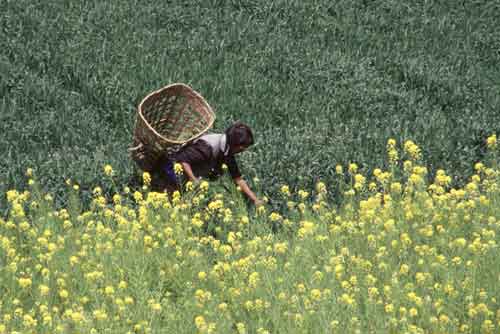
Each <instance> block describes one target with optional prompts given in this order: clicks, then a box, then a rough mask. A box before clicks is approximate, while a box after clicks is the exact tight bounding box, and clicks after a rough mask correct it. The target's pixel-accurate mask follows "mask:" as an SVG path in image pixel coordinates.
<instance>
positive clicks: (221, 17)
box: [0, 0, 500, 203]
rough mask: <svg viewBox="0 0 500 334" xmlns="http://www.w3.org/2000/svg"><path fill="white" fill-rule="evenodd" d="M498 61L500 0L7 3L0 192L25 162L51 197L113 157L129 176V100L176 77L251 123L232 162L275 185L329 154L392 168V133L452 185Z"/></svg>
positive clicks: (88, 184) (476, 132)
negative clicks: (247, 144)
mask: <svg viewBox="0 0 500 334" xmlns="http://www.w3.org/2000/svg"><path fill="white" fill-rule="evenodd" d="M499 65H500V2H499V1H497V0H489V1H456V0H447V1H399V0H398V1H369V0H364V1H361V0H357V1H351V0H349V1H294V0H290V1H257V0H255V1H207V0H205V1H156V2H146V1H142V2H140V1H132V0H126V1H125V0H123V1H116V0H112V1H60V0H56V1H54V0H52V1H24V0H16V1H9V0H2V1H0V153H1V156H0V157H1V158H0V193H4V192H5V191H6V190H7V189H10V188H20V187H23V186H24V183H25V182H26V178H25V177H24V176H23V173H24V171H25V170H26V168H27V167H33V168H35V170H36V173H37V175H38V178H39V179H40V181H41V183H42V184H43V185H44V186H45V187H46V188H47V190H50V191H53V192H55V193H56V194H57V193H59V192H60V190H61V189H62V188H63V187H64V186H65V185H64V180H65V179H67V178H71V179H72V180H74V181H75V182H78V183H79V184H80V185H81V188H82V190H83V191H84V192H85V191H86V190H88V189H91V188H92V187H93V186H95V185H97V184H99V183H100V179H101V177H102V167H103V165H104V164H108V163H109V164H111V165H112V166H113V167H114V169H115V170H116V171H117V182H118V183H119V184H127V183H128V182H129V180H130V179H131V178H132V177H133V174H134V168H133V163H132V161H131V160H130V159H129V156H128V153H127V147H128V146H129V145H130V144H131V138H132V131H133V126H134V119H135V112H136V107H137V105H138V103H139V101H140V100H141V99H142V98H143V97H144V96H145V95H146V94H148V93H149V92H151V91H153V90H156V89H158V88H160V87H163V86H165V85H167V84H169V83H172V82H184V83H187V84H189V85H191V86H192V87H193V88H194V89H196V90H197V91H199V92H200V93H201V94H202V95H203V96H204V97H205V98H206V99H207V101H208V102H209V103H210V104H211V106H212V107H213V108H214V110H215V112H216V114H217V120H216V123H215V130H223V129H224V128H225V127H226V126H227V125H229V124H230V123H231V122H232V121H233V120H236V119H240V120H242V121H244V122H247V123H248V124H250V125H251V126H252V127H253V128H254V131H255V136H256V141H257V144H256V145H255V146H254V147H253V148H252V149H251V150H250V151H248V152H245V153H243V154H242V155H241V157H240V158H239V161H240V165H241V169H242V170H243V172H244V174H245V175H246V176H247V177H248V179H251V178H253V177H258V178H260V179H261V180H262V182H263V184H264V185H265V189H266V192H267V193H268V194H270V195H271V196H272V194H273V192H274V191H275V190H276V189H277V187H279V186H280V185H281V184H283V183H288V184H290V185H291V186H293V187H306V186H310V185H311V184H312V183H313V182H315V181H316V180H317V179H322V180H324V181H326V182H328V181H329V180H333V174H334V170H335V165H336V164H343V165H345V164H347V163H349V162H351V161H352V162H356V163H357V164H358V165H359V166H360V167H361V168H362V171H364V172H365V173H369V172H371V170H372V169H373V168H374V167H383V165H384V161H385V146H386V142H387V139H388V138H390V137H393V138H395V139H396V140H397V141H398V142H399V143H401V142H402V141H404V140H407V139H411V140H413V141H415V142H416V143H417V144H418V145H420V146H421V147H422V149H423V154H424V161H425V163H426V164H428V166H430V167H431V174H432V172H433V171H435V170H436V169H437V168H444V169H446V170H447V171H448V172H449V173H450V174H452V175H454V176H455V181H456V183H457V184H459V183H460V182H463V181H464V180H465V179H466V178H467V177H468V176H469V175H470V173H471V170H472V166H473V163H474V162H476V161H478V160H480V159H481V158H482V154H483V152H484V148H483V147H482V143H483V142H484V140H485V139H486V136H487V135H489V134H492V133H499V132H500V66H499ZM3 200H4V199H3V198H2V201H3ZM2 203H3V202H2Z"/></svg>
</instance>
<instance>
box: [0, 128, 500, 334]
mask: <svg viewBox="0 0 500 334" xmlns="http://www.w3.org/2000/svg"><path fill="white" fill-rule="evenodd" d="M495 145H496V137H490V138H488V146H489V147H495ZM403 146H404V156H405V157H406V158H407V159H408V160H406V161H404V162H403V164H402V166H401V170H400V171H399V170H397V168H399V167H398V166H399V164H396V163H395V162H397V160H398V159H399V158H398V156H399V153H398V152H397V150H396V142H395V141H394V140H389V142H388V152H389V161H390V162H391V163H392V165H391V164H389V165H390V167H391V169H390V171H384V170H382V169H375V170H374V171H373V176H367V175H363V174H362V171H361V170H360V169H359V168H358V166H357V165H356V164H355V163H351V164H349V165H348V166H346V167H342V166H340V165H339V166H337V167H336V172H337V173H338V174H339V175H340V179H341V180H340V181H339V184H341V185H342V186H343V187H345V188H342V190H344V191H345V193H346V194H347V195H349V197H346V198H343V202H342V203H343V204H341V205H334V204H333V203H329V202H328V198H327V195H328V194H329V192H330V191H331V189H332V188H333V187H335V184H332V185H330V184H329V185H328V187H327V184H325V183H323V182H321V181H319V182H318V183H316V185H315V188H314V189H312V190H311V191H308V190H306V189H299V190H298V191H297V192H296V193H295V192H291V191H290V187H288V186H287V185H281V189H280V190H281V194H283V195H284V196H280V198H281V200H283V203H278V204H282V205H277V206H276V207H274V208H273V210H270V211H269V213H267V212H266V211H265V209H260V210H253V209H251V210H248V208H247V207H246V205H245V204H244V203H243V204H241V201H240V200H239V198H238V197H237V196H241V194H237V195H234V194H233V195H231V194H228V193H223V192H220V191H217V184H214V186H212V185H211V186H210V187H209V186H208V183H206V182H201V183H200V184H198V185H194V184H193V185H191V186H190V188H189V189H187V190H186V191H185V192H176V193H175V194H173V195H172V196H170V197H169V196H167V195H166V194H161V193H155V192H150V191H149V190H148V189H140V190H138V191H135V192H133V193H132V192H131V191H130V190H128V191H126V190H125V189H124V190H123V191H122V192H118V193H114V194H110V195H108V194H105V193H104V191H103V190H102V189H105V188H104V187H103V188H101V187H96V188H95V189H94V191H93V196H94V197H93V200H92V203H91V204H90V206H89V208H85V209H82V210H81V211H80V212H75V210H74V209H72V208H71V207H68V208H62V209H61V208H56V207H55V204H54V203H53V200H52V197H53V196H52V195H51V194H43V193H41V192H39V193H37V192H36V191H35V189H36V180H34V183H33V186H32V187H30V188H29V189H30V191H24V192H21V191H18V190H10V191H8V192H7V193H6V194H5V196H6V198H7V200H8V203H9V208H8V209H9V210H8V211H7V212H8V214H7V215H6V216H5V217H2V218H0V263H1V264H2V266H1V268H0V291H2V293H3V296H2V300H1V301H0V333H69V332H78V333H107V332H109V333H141V334H143V333H144V334H145V333H156V332H169V333H170V332H172V333H219V332H220V333H239V334H242V333H262V334H263V333H274V332H288V331H290V332H303V333H306V332H311V333H316V332H325V331H328V332H332V333H340V332H346V333H364V332H367V331H368V332H374V333H376V332H380V333H382V332H389V333H412V334H417V333H481V334H490V333H491V334H493V333H498V332H499V330H500V308H499V305H500V304H499V303H500V300H499V299H498V298H499V294H498V292H499V290H498V286H499V280H500V257H499V256H498V250H499V242H500V208H499V205H500V188H499V185H500V173H499V170H498V169H497V166H498V164H496V163H495V162H493V163H490V162H486V161H485V162H479V163H477V164H476V165H475V166H474V174H473V176H472V177H471V178H470V180H469V181H468V182H467V184H465V185H464V186H463V187H460V188H459V187H456V186H455V185H454V184H453V178H452V177H451V176H449V175H447V174H446V172H445V171H443V170H438V171H436V174H435V177H434V178H433V179H432V180H429V178H428V175H429V174H430V172H429V171H428V170H427V168H426V167H425V166H422V165H419V160H420V158H421V150H420V149H419V148H418V147H417V146H416V145H415V144H414V143H413V142H410V141H407V142H406V143H405V144H404V145H403ZM344 169H346V170H347V171H348V173H349V174H348V176H349V177H350V180H351V183H349V182H347V183H342V182H344V181H345V179H346V178H345V177H344V175H343V171H344ZM105 173H106V175H109V176H112V175H113V169H112V167H111V166H109V167H107V168H105ZM28 174H29V175H28ZM27 175H28V177H30V178H33V171H30V172H29V173H27ZM108 180H109V179H108ZM143 180H144V183H145V184H148V183H149V182H150V175H148V174H147V173H145V174H144V175H143ZM71 184H72V185H73V183H71ZM71 189H72V188H69V191H71V192H72V193H73V194H75V192H74V191H72V190H71ZM76 194H78V193H76ZM34 202H36V203H37V204H36V205H34V204H33V203H34ZM273 204H274V203H273ZM278 208H279V209H278ZM325 324H326V325H325Z"/></svg>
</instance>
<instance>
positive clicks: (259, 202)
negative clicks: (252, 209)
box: [233, 177, 264, 206]
mask: <svg viewBox="0 0 500 334" xmlns="http://www.w3.org/2000/svg"><path fill="white" fill-rule="evenodd" d="M233 180H234V183H236V184H237V185H238V186H239V187H240V189H241V191H243V193H244V194H245V195H246V196H247V197H248V198H249V199H250V200H252V202H254V204H255V206H260V205H262V204H264V202H263V201H262V200H260V199H258V198H257V196H255V194H254V193H253V191H252V190H251V189H250V187H249V186H248V184H247V183H246V181H245V180H243V178H241V177H236V178H234V179H233Z"/></svg>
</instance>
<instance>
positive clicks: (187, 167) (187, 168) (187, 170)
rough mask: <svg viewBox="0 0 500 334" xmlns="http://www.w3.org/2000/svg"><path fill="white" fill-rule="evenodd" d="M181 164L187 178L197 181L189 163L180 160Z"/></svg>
mask: <svg viewBox="0 0 500 334" xmlns="http://www.w3.org/2000/svg"><path fill="white" fill-rule="evenodd" d="M181 165H182V169H183V170H184V173H185V174H186V175H187V177H188V178H189V180H190V181H191V182H196V181H198V178H197V177H196V176H194V174H193V170H192V169H191V165H190V164H189V163H187V162H181Z"/></svg>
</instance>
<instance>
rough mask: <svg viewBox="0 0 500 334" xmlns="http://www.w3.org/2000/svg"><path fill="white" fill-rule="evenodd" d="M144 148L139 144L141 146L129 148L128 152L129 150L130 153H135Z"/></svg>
mask: <svg viewBox="0 0 500 334" xmlns="http://www.w3.org/2000/svg"><path fill="white" fill-rule="evenodd" d="M143 146H144V144H142V143H139V145H137V146H134V147H129V149H128V150H129V152H134V151H137V150H140V149H141V148H142V147H143Z"/></svg>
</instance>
